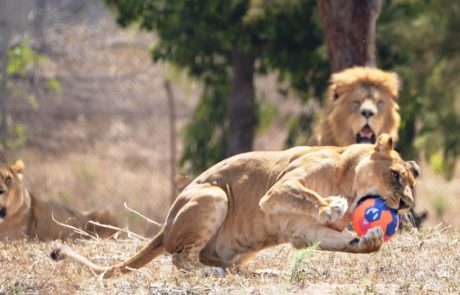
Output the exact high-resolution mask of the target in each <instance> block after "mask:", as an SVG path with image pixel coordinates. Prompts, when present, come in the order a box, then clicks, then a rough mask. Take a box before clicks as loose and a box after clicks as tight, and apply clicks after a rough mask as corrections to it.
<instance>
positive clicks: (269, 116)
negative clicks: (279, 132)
mask: <svg viewBox="0 0 460 295" xmlns="http://www.w3.org/2000/svg"><path fill="white" fill-rule="evenodd" d="M257 106H258V109H257V114H258V117H259V126H258V128H257V131H258V132H263V131H265V130H267V129H268V128H269V127H270V125H271V123H272V121H273V119H275V118H276V117H277V116H278V114H279V111H278V109H277V108H276V107H275V106H274V105H273V104H271V103H270V102H269V101H267V100H259V103H258V105H257Z"/></svg>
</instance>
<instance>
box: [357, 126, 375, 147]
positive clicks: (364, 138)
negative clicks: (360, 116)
mask: <svg viewBox="0 0 460 295" xmlns="http://www.w3.org/2000/svg"><path fill="white" fill-rule="evenodd" d="M356 143H372V144H374V143H375V133H374V131H372V128H371V126H369V125H368V124H366V125H364V127H363V129H361V131H359V133H358V134H356Z"/></svg>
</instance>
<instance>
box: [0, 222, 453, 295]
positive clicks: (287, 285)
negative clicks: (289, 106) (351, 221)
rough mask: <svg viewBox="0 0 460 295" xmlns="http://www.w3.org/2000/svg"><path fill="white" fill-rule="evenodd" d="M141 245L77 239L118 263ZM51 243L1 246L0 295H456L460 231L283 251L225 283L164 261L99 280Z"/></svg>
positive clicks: (83, 248) (98, 256) (85, 249)
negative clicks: (370, 249) (372, 245)
mask: <svg viewBox="0 0 460 295" xmlns="http://www.w3.org/2000/svg"><path fill="white" fill-rule="evenodd" d="M144 243H145V242H143V241H141V240H139V239H135V238H131V239H125V240H114V241H101V240H98V241H87V240H78V241H76V242H73V243H70V242H69V243H68V244H70V245H71V246H72V247H73V248H74V249H75V250H77V251H78V252H80V253H82V254H84V255H86V256H88V257H91V258H92V259H93V260H94V261H95V262H97V263H101V264H109V263H114V262H117V261H121V260H123V259H125V258H127V257H129V256H130V255H132V254H133V253H134V252H135V251H136V250H138V249H139V248H140V247H141V246H142V245H143V244H144ZM54 244H55V243H29V242H18V243H2V244H0V261H1V269H2V271H1V272H0V294H25V293H27V294H73V293H79V294H115V293H116V294H458V292H459V291H460V233H459V232H458V231H454V230H452V229H451V228H446V227H445V226H441V225H440V226H438V227H435V228H431V229H429V230H422V231H419V232H413V233H402V234H401V233H400V234H398V235H397V236H396V237H395V238H394V239H393V240H391V241H390V242H388V243H386V244H385V245H384V246H383V248H382V249H381V250H380V251H379V252H377V253H374V254H345V253H334V252H321V251H315V250H308V249H307V250H301V251H294V250H292V248H291V247H290V246H289V245H282V246H278V247H275V248H271V249H267V250H264V251H262V252H261V253H260V254H259V255H258V256H257V257H256V259H255V260H254V261H253V262H250V263H249V264H248V265H247V266H244V267H241V268H240V269H233V270H230V271H229V273H228V274H227V275H226V276H225V277H219V276H211V277H204V276H202V275H199V274H196V273H184V272H181V271H178V270H177V269H176V268H175V267H174V266H173V264H172V263H171V259H170V257H169V256H167V255H161V256H159V257H157V258H156V259H155V260H154V261H153V262H151V263H150V264H148V265H147V266H145V267H144V268H141V269H140V270H137V271H133V272H131V273H128V274H123V275H120V274H118V275H115V276H113V277H112V278H108V279H107V278H102V277H100V276H97V275H95V274H93V273H92V272H90V271H88V270H87V269H85V268H84V267H82V266H79V265H76V264H74V263H71V262H70V261H67V260H62V261H60V262H58V263H56V262H54V261H52V260H51V259H50V258H48V256H47V254H48V253H49V252H50V250H51V249H52V246H53V245H54Z"/></svg>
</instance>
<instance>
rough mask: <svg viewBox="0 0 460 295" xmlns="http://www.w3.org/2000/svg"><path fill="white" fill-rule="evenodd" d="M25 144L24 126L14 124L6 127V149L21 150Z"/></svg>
mask: <svg viewBox="0 0 460 295" xmlns="http://www.w3.org/2000/svg"><path fill="white" fill-rule="evenodd" d="M26 144H27V133H26V126H25V125H24V124H21V123H16V124H13V125H11V126H8V140H7V144H6V145H7V147H8V148H10V149H18V148H23V147H25V146H26Z"/></svg>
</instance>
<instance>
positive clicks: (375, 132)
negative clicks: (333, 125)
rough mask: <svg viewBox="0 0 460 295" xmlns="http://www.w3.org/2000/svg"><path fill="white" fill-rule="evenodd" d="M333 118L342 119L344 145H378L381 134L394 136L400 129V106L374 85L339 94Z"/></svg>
mask: <svg viewBox="0 0 460 295" xmlns="http://www.w3.org/2000/svg"><path fill="white" fill-rule="evenodd" d="M336 95H337V98H336V103H335V108H334V110H333V112H332V116H333V117H337V118H343V120H340V122H339V123H340V125H341V126H342V127H341V128H340V129H341V130H340V131H342V132H343V133H342V134H343V135H342V136H340V137H339V138H343V139H342V140H343V141H344V142H343V145H348V144H352V143H372V144H373V143H375V140H376V139H377V137H378V136H379V135H380V134H383V133H391V132H393V133H394V131H395V129H397V127H398V126H397V125H399V115H398V112H397V110H398V105H397V104H396V102H395V100H394V99H393V98H392V97H391V96H389V95H388V94H387V93H385V92H384V91H382V90H381V89H379V88H378V87H376V86H374V85H359V86H358V87H357V88H356V89H354V90H353V91H351V92H349V93H347V92H345V93H337V94H336ZM337 127H338V126H337Z"/></svg>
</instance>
